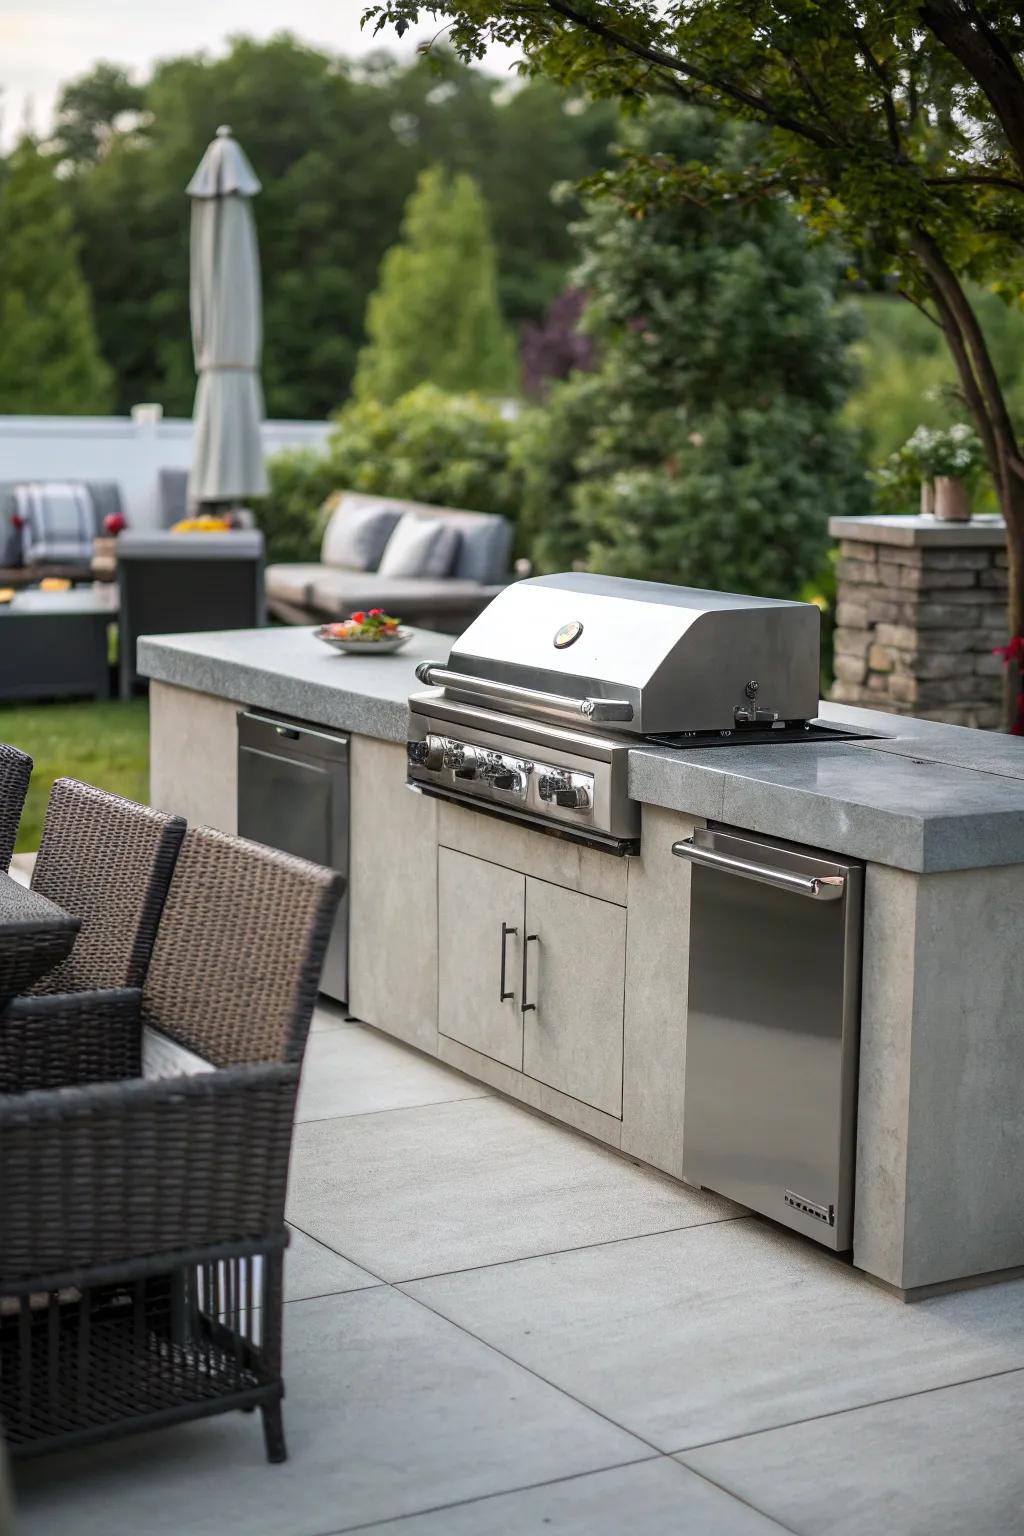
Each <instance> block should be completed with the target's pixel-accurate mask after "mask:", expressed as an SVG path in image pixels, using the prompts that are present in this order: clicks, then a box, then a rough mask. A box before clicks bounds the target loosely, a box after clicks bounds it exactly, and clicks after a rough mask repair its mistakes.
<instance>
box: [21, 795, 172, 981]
mask: <svg viewBox="0 0 1024 1536" xmlns="http://www.w3.org/2000/svg"><path fill="white" fill-rule="evenodd" d="M184 832H185V822H184V819H183V818H182V817H181V816H168V815H165V813H164V812H163V811H155V810H153V809H152V808H151V807H150V806H146V805H136V804H135V802H134V801H133V800H124V799H122V798H121V796H120V795H111V794H108V793H107V791H106V790H103V789H96V788H94V787H93V785H91V784H80V783H79V782H78V781H77V780H76V779H58V780H57V781H56V783H55V784H54V786H53V789H52V790H51V791H50V799H49V802H48V804H47V807H46V821H45V823H44V825H43V839H42V844H41V846H40V849H39V854H38V856H37V858H36V864H35V869H34V870H33V873H32V889H33V890H34V891H39V893H40V894H41V895H43V896H48V897H49V898H50V900H51V901H55V902H56V903H57V905H58V906H59V907H63V908H64V910H65V911H66V912H70V913H71V914H72V916H74V917H79V918H81V920H82V927H81V931H80V932H79V935H78V938H77V939H76V941H75V946H74V948H73V949H72V951H71V953H70V954H69V955H68V957H67V959H66V960H65V961H63V962H62V963H61V964H60V965H58V966H56V967H55V968H54V969H53V970H52V971H50V972H48V973H47V975H46V976H44V977H43V979H42V980H41V981H39V982H37V983H36V985H35V987H34V988H33V989H32V990H33V991H34V992H35V993H37V994H38V993H47V994H52V993H67V992H84V991H88V990H90V989H92V988H104V989H106V988H111V987H140V986H141V985H142V983H143V981H144V980H145V976H146V967H147V966H148V964H149V957H150V954H151V952H152V948H153V941H154V938H155V936H156V929H157V923H158V921H159V918H160V913H161V911H162V909H163V904H164V898H165V896H166V894H167V885H168V881H169V880H170V878H171V871H172V870H173V868H174V861H175V859H176V858H177V856H178V849H179V847H180V846H181V839H182V837H183V835H184Z"/></svg>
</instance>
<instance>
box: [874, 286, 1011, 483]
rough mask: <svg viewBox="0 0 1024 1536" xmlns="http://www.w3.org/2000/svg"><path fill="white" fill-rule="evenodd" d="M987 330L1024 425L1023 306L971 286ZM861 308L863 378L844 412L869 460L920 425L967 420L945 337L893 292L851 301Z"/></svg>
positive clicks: (894, 446) (888, 450)
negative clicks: (856, 430)
mask: <svg viewBox="0 0 1024 1536" xmlns="http://www.w3.org/2000/svg"><path fill="white" fill-rule="evenodd" d="M968 292H969V295H970V299H971V303H972V305H973V307H974V309H975V311H976V313H977V314H978V316H979V318H980V320H981V323H982V325H983V327H984V331H985V335H986V337H987V338H988V343H989V348H990V350H991V353H992V357H993V361H994V364H995V368H996V372H997V374H998V376H999V379H1000V382H1001V384H1002V387H1003V390H1004V392H1005V394H1006V399H1007V403H1008V405H1009V408H1010V412H1011V414H1012V416H1013V418H1014V420H1015V421H1016V422H1017V423H1018V424H1020V425H1021V426H1024V313H1022V312H1021V311H1020V309H1018V308H1017V307H1016V306H1012V305H1009V304H1007V303H1005V302H1004V301H1003V300H1002V299H1000V298H999V297H998V296H997V295H996V294H993V293H991V292H989V291H987V290H985V289H981V288H977V287H974V286H971V287H969V289H968ZM850 302H851V304H852V305H853V307H854V309H855V310H856V311H857V313H858V315H859V316H860V323H861V335H860V336H859V337H858V339H857V341H856V342H855V343H854V348H853V352H854V359H855V361H856V364H857V373H858V381H857V385H856V387H855V389H854V391H853V394H852V395H851V397H850V401H849V404H848V405H847V408H846V412H845V415H846V420H847V421H848V422H849V423H850V424H851V425H852V426H854V427H856V428H857V429H858V430H859V431H860V432H861V433H862V434H863V436H864V440H865V448H866V452H867V455H868V458H869V459H870V461H871V462H874V463H878V462H881V460H882V459H884V458H887V457H888V455H889V454H890V453H894V452H895V451H896V450H897V449H898V448H899V446H900V444H901V443H903V442H905V441H906V439H907V438H908V437H909V436H910V434H911V433H912V432H913V431H914V429H915V427H917V426H919V425H921V424H924V425H925V426H929V427H942V426H948V425H950V424H951V423H952V422H954V421H958V420H962V419H963V416H964V403H963V400H962V398H961V397H960V394H959V391H958V389H957V383H956V372H955V369H954V367H953V361H952V359H951V357H950V355H949V351H948V348H947V346H946V342H945V338H944V336H943V334H942V332H941V330H939V328H938V327H937V326H935V325H932V324H931V322H930V321H929V320H927V319H926V318H925V316H924V315H922V314H921V312H920V311H919V310H917V309H915V308H914V307H913V305H911V304H907V303H905V302H904V300H902V299H900V298H898V297H897V296H896V295H895V294H893V295H883V294H864V295H860V296H858V297H857V298H856V299H853V300H851V301H850Z"/></svg>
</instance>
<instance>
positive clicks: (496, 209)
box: [56, 34, 614, 417]
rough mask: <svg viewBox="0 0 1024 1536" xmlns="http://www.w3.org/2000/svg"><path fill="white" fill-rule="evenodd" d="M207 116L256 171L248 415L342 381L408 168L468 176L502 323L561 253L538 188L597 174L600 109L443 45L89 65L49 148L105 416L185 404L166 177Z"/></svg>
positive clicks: (556, 216)
mask: <svg viewBox="0 0 1024 1536" xmlns="http://www.w3.org/2000/svg"><path fill="white" fill-rule="evenodd" d="M225 122H226V123H230V125H231V127H232V128H233V130H234V132H235V134H236V136H237V138H238V140H239V142H240V143H241V144H242V146H243V148H244V149H245V151H246V153H247V155H248V156H249V158H250V160H251V161H252V163H253V165H254V167H255V169H256V171H257V174H258V175H259V177H260V179H261V181H262V182H263V191H262V193H261V194H260V196H259V197H258V198H256V199H255V201H254V213H255V217H256V222H257V228H258V232H259V238H260V247H261V249H260V255H261V264H262V273H263V288H264V333H265V346H264V387H265V394H266V401H267V410H268V413H269V414H270V415H272V416H280V417H321V416H324V415H326V414H327V413H328V412H329V411H331V410H333V409H335V408H336V407H337V406H338V405H339V404H340V403H341V402H342V401H343V400H344V399H345V397H346V395H347V394H348V391H349V388H350V385H351V381H352V376H353V373H354V370H355V364H356V358H357V354H358V351H359V348H360V346H361V345H362V343H363V340H364V333H363V319H364V314H365V309H366V301H367V297H368V295H369V294H370V293H371V291H372V290H373V288H374V286H375V282H376V278H377V271H378V267H379V264H380V261H381V258H382V256H383V255H384V253H385V251H386V250H387V249H388V248H389V247H390V246H391V245H393V244H394V242H395V240H396V239H397V237H398V231H399V224H400V221H401V216H402V209H403V206H404V204H405V202H406V199H407V198H408V196H409V194H410V193H411V192H412V190H413V187H414V186H415V184H416V179H417V176H418V175H419V173H420V172H421V171H422V170H423V169H424V168H425V167H427V166H429V165H432V164H440V165H443V166H445V167H446V168H447V169H448V170H449V171H451V172H453V173H459V172H465V173H468V174H470V175H472V176H473V177H474V179H475V180H476V182H477V183H478V185H479V186H480V189H481V192H482V194H483V197H484V201H485V203H486V206H487V213H488V217H489V221H490V225H491V229H492V232H493V235H494V240H495V245H496V249H497V263H498V277H497V281H498V291H499V297H500V300H501V304H502V308H503V310H504V312H505V315H506V318H507V319H508V321H509V323H510V324H511V325H512V326H514V327H518V326H519V325H520V324H521V323H522V322H524V321H525V320H530V319H536V318H538V317H539V316H540V315H541V314H542V313H543V310H544V307H545V305H546V304H547V303H548V302H549V301H550V300H551V298H552V297H553V296H554V294H555V293H557V292H558V290H559V288H560V287H561V284H562V282H563V281H564V273H565V269H566V266H567V264H568V262H569V260H570V257H571V247H570V241H569V236H568V232H567V226H568V223H569V221H570V219H571V217H572V215H573V208H572V206H571V205H570V206H569V207H568V208H566V207H562V206H556V205H555V204H554V203H553V202H552V200H551V197H550V189H551V187H552V185H553V184H554V183H556V182H560V181H562V180H565V179H569V180H571V181H576V180H578V179H579V178H580V177H583V176H585V175H587V174H588V173H590V172H592V171H594V170H595V169H597V168H598V166H599V165H600V164H601V163H602V160H603V158H604V156H605V154H606V148H607V144H608V142H609V139H610V138H611V136H612V133H613V123H614V113H613V112H612V111H611V110H610V109H609V108H608V107H607V106H604V105H597V106H594V105H590V106H586V105H583V104H582V103H581V102H580V101H579V99H578V93H577V94H576V95H575V96H574V95H573V94H572V93H570V94H569V95H567V94H566V93H565V92H564V91H562V90H561V89H558V88H556V87H554V86H553V85H551V84H550V83H548V82H546V81H542V80H541V81H535V82H527V83H526V84H525V87H524V88H522V89H512V90H509V88H508V86H507V84H506V83H505V82H502V81H500V80H495V79H494V78H491V77H488V76H484V75H482V74H481V73H480V72H479V71H478V70H475V69H469V68H467V67H465V66H464V65H462V64H460V63H459V62H458V61H457V60H455V59H453V58H448V59H446V60H443V61H442V63H441V66H440V68H439V69H438V68H435V67H432V65H431V64H430V63H428V62H427V61H424V60H417V61H415V62H414V63H412V64H411V65H408V64H404V65H400V64H398V63H396V62H395V61H394V60H393V59H391V58H389V57H388V56H387V55H385V54H377V55H373V56H371V57H370V58H369V59H365V60H363V61H361V62H360V63H359V64H358V65H357V64H355V63H353V62H349V61H346V60H344V59H341V58H339V57H337V56H334V55H331V54H329V53H326V52H323V51H321V50H319V49H316V48H312V47H308V46H306V45H304V44H302V43H300V42H298V41H297V40H296V39H295V38H293V37H290V36H288V35H286V34H282V35H280V36H278V37H275V38H273V39H271V40H270V41H269V42H256V41H253V40H251V39H245V38H238V39H236V40H235V41H234V42H233V43H232V45H231V47H230V48H229V49H228V51H227V52H226V54H224V55H223V56H221V57H216V58H211V57H209V56H207V55H204V54H197V55H194V56H190V57H182V58H176V59H170V60H166V61H164V62H163V63H160V64H158V65H157V66H156V67H155V68H154V70H153V72H152V74H151V75H150V77H149V78H148V79H147V80H145V81H144V82H142V83H141V84H140V85H139V86H138V87H133V86H132V85H131V82H130V81H129V80H128V79H127V77H126V76H125V75H124V72H123V71H122V70H120V69H118V68H117V66H114V65H109V64H101V65H98V66H96V68H95V69H93V70H92V71H90V73H89V74H87V75H85V76H83V77H81V78H80V79H78V80H76V81H73V82H71V83H70V84H69V85H68V86H67V88H66V89H65V91H64V93H63V95H62V98H61V101H60V104H59V112H58V125H57V140H56V144H57V148H58V149H59V151H60V153H61V157H62V161H63V164H62V171H63V172H64V174H65V175H66V179H67V183H68V190H69V194H70V197H71V201H72V207H73V210H74V214H75V221H76V227H77V230H78V233H79V235H80V237H81V242H82V249H81V259H82V264H83V268H84V270H85V273H86V277H87V279H88V282H89V284H90V287H91V288H92V291H93V295H94V302H95V308H96V316H97V324H98V327H99V331H100V336H101V341H102V346H103V351H104V355H105V356H106V357H107V359H108V361H109V362H110V364H111V365H112V367H113V369H114V372H115V376H116V389H117V395H116V405H117V408H118V409H119V410H122V411H124V410H127V409H128V408H129V406H131V405H132V404H134V403H135V402H136V401H139V400H145V399H156V400H160V401H162V402H163V404H164V407H165V409H166V410H167V411H168V412H169V413H174V414H187V413H188V412H189V411H190V410H191V403H192V395H193V391H194V386H195V380H194V375H193V371H192V358H191V350H190V343H189V325H188V200H187V198H186V197H185V193H184V189H185V184H186V183H187V181H188V179H189V177H190V176H191V174H192V172H193V170H194V169H195V167H196V164H197V163H198V161H199V158H200V156H201V155H202V153H203V150H204V149H205V148H206V145H207V144H208V143H209V141H210V139H211V138H212V137H213V134H214V132H215V130H216V128H217V126H218V125H219V124H220V123H225ZM577 206H578V205H577Z"/></svg>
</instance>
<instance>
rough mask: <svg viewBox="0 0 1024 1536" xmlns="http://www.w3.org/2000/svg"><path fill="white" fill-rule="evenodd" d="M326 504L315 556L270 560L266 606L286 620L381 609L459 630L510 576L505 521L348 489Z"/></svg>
mask: <svg viewBox="0 0 1024 1536" xmlns="http://www.w3.org/2000/svg"><path fill="white" fill-rule="evenodd" d="M325 511H326V526H325V528H324V535H323V543H322V545H321V550H320V560H319V561H318V562H317V563H315V564H289V565H270V566H268V567H267V571H266V592H267V606H268V608H269V610H270V612H271V614H272V615H273V616H274V617H275V618H278V619H281V620H283V621H284V622H285V623H291V624H309V623H312V622H316V621H323V620H329V619H341V618H347V617H348V615H349V614H351V613H354V612H358V611H359V610H360V609H362V610H368V609H370V608H384V609H386V610H387V611H388V612H389V613H393V614H394V615H395V616H396V617H397V618H401V619H404V620H405V621H406V623H408V624H421V625H425V626H427V627H428V628H437V629H447V628H455V629H461V628H464V627H465V625H466V624H468V623H469V621H470V620H471V619H474V618H475V617H476V615H477V614H478V613H480V612H481V611H482V610H483V609H484V608H485V607H486V606H487V604H488V603H489V602H490V601H491V599H492V598H493V597H495V596H496V595H497V594H498V593H499V592H500V591H501V589H502V587H504V586H505V585H506V584H507V583H508V581H509V559H510V555H511V549H512V527H511V524H510V523H509V522H508V519H507V518H504V517H499V516H497V515H496V514H493V513H487V512H470V511H466V510H463V509H460V508H456V507H438V506H431V505H429V504H427V503H426V502H421V501H404V500H400V499H399V498H397V497H394V496H368V495H363V494H362V493H359V492H354V491H343V492H340V493H337V494H336V495H335V496H333V497H331V498H330V499H329V501H328V502H327V503H326V504H325Z"/></svg>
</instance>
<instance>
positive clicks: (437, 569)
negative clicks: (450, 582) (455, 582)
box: [377, 512, 459, 579]
mask: <svg viewBox="0 0 1024 1536" xmlns="http://www.w3.org/2000/svg"><path fill="white" fill-rule="evenodd" d="M458 548H459V534H458V532H457V530H456V529H455V528H453V527H452V526H451V525H450V524H449V523H444V522H442V521H440V520H439V519H433V518H429V517H417V515H416V513H415V512H407V513H406V514H405V516H404V517H403V518H402V519H401V520H400V522H399V523H398V524H397V526H396V527H395V529H394V531H393V533H392V535H391V537H390V539H388V542H387V548H386V549H385V551H384V553H383V555H382V556H381V559H380V565H379V566H378V567H377V570H378V573H379V574H380V575H381V576H423V577H426V578H428V579H429V578H430V577H438V576H449V575H450V574H451V570H452V566H453V565H454V564H455V556H456V554H457V553H458Z"/></svg>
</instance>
